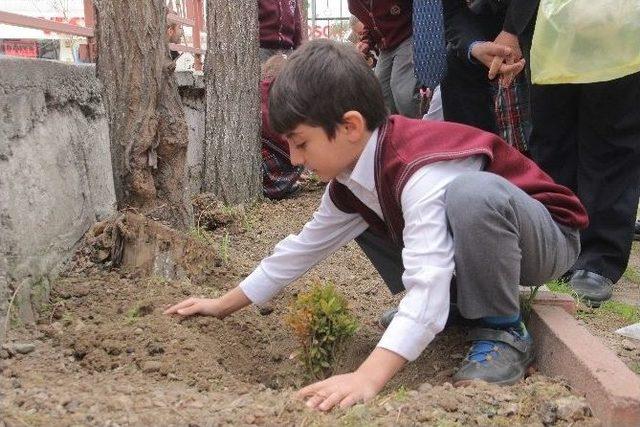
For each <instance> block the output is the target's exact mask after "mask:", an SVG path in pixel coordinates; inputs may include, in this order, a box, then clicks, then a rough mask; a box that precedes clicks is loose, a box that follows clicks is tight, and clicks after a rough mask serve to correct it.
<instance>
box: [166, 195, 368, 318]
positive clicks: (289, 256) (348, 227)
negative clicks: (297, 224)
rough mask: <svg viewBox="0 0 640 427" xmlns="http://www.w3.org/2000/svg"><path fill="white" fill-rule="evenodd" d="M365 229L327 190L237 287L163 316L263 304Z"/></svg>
mask: <svg viewBox="0 0 640 427" xmlns="http://www.w3.org/2000/svg"><path fill="white" fill-rule="evenodd" d="M367 227H368V225H367V223H366V222H365V221H364V219H362V217H361V216H360V215H359V214H347V213H344V212H342V211H341V210H339V209H338V208H337V207H336V206H335V205H334V204H333V202H332V201H331V198H330V197H329V191H328V187H327V190H326V191H325V193H324V195H323V196H322V201H321V202H320V206H319V207H318V210H317V211H316V212H315V213H314V215H313V218H312V219H311V220H310V221H309V222H307V223H306V224H305V226H304V227H303V229H302V231H301V232H300V233H299V234H298V235H290V236H288V237H286V238H285V239H283V240H281V241H280V243H278V244H277V245H276V247H275V249H274V252H273V254H272V255H270V256H268V257H267V258H265V259H263V260H262V262H261V263H260V265H259V266H258V267H257V268H256V269H255V270H254V271H253V273H251V274H250V275H249V276H248V277H247V278H246V279H245V280H243V281H242V283H240V285H239V286H238V287H236V288H235V289H233V290H231V291H229V292H228V293H226V294H225V295H223V296H222V297H220V298H217V299H203V298H189V299H187V300H185V301H182V302H181V303H178V304H176V305H174V306H172V307H170V308H169V309H167V310H166V311H165V314H180V315H184V316H190V315H193V314H202V315H209V316H215V317H219V318H222V317H224V316H227V315H229V314H231V313H233V312H235V311H237V310H239V309H241V308H243V307H245V306H247V305H249V304H251V303H256V304H261V303H265V302H267V301H268V300H270V299H271V298H272V297H273V296H274V295H275V294H277V293H278V292H279V291H280V289H281V288H283V287H284V286H286V285H287V284H289V283H290V282H292V281H293V280H295V279H297V278H298V277H299V276H301V275H302V274H303V273H305V272H306V271H307V270H308V269H310V268H311V267H313V266H314V265H315V264H317V263H318V262H320V261H322V260H323V259H324V258H326V257H327V256H329V255H330V254H331V253H333V252H335V251H336V250H338V249H339V248H341V247H342V246H344V245H345V244H346V243H348V242H349V241H351V240H353V239H354V238H356V237H357V236H359V235H360V234H361V233H362V232H363V231H364V230H366V229H367Z"/></svg>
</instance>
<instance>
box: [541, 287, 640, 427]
mask: <svg viewBox="0 0 640 427" xmlns="http://www.w3.org/2000/svg"><path fill="white" fill-rule="evenodd" d="M542 299H543V300H544V299H545V298H542ZM554 300H555V299H554ZM540 302H542V303H543V304H544V301H540ZM543 304H540V303H536V304H534V306H533V310H532V313H531V317H530V320H529V330H530V332H531V334H532V335H533V338H534V340H535V343H536V361H537V362H536V363H537V366H538V369H539V370H540V371H541V372H542V373H543V374H545V375H549V376H561V377H564V378H566V379H567V380H568V381H569V384H570V385H571V386H572V387H573V388H574V389H575V390H576V391H577V392H579V393H582V394H584V396H585V397H586V398H587V400H588V401H589V404H590V405H591V409H592V410H593V412H594V415H595V416H597V417H598V418H599V419H600V420H601V421H602V423H603V425H604V426H616V427H618V426H633V427H637V426H640V379H639V378H638V376H637V375H636V374H635V373H633V372H631V370H630V369H629V368H627V366H626V365H625V364H624V363H622V361H621V360H620V359H618V357H617V356H616V355H615V354H614V353H613V352H611V351H610V350H609V349H608V348H606V347H605V346H604V345H603V344H602V343H601V342H600V341H599V340H598V338H596V337H594V336H593V335H591V334H590V333H589V332H588V331H587V330H586V329H585V328H584V327H583V326H581V325H580V324H579V323H578V322H577V321H576V319H575V318H574V317H573V316H571V315H570V314H568V313H567V312H566V311H565V310H566V308H567V307H566V306H565V305H563V304H557V303H554V304H553V305H543ZM574 311H575V309H574Z"/></svg>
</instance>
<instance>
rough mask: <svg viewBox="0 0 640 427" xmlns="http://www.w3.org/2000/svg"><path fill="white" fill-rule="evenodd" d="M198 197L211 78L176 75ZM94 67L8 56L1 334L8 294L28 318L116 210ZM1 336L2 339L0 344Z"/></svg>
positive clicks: (3, 68)
mask: <svg viewBox="0 0 640 427" xmlns="http://www.w3.org/2000/svg"><path fill="white" fill-rule="evenodd" d="M176 79H177V82H178V86H179V90H180V94H181V96H182V100H183V103H184V109H185V115H186V119H187V124H188V127H189V148H188V153H187V164H188V165H187V172H188V175H189V188H190V189H191V192H192V194H197V193H199V192H200V188H201V187H202V179H203V178H202V177H203V167H204V159H203V153H204V150H203V143H204V80H203V77H202V75H201V74H195V75H194V74H193V73H192V72H178V73H176ZM107 120H108V119H107V116H106V112H105V108H104V105H103V103H102V99H101V96H100V84H99V82H98V80H97V79H96V77H95V67H93V66H91V65H71V64H64V63H60V62H56V61H46V60H33V59H20V58H8V57H2V58H0V340H2V337H3V335H4V334H3V331H2V328H3V327H4V320H5V316H6V313H7V307H8V301H9V299H10V298H11V296H12V294H13V292H14V291H15V290H16V289H20V292H19V293H18V294H17V295H16V304H15V307H16V310H17V311H18V312H19V314H20V318H21V319H22V320H23V321H25V322H31V321H33V320H34V318H35V315H34V312H35V310H34V309H33V308H34V307H36V306H38V305H39V304H40V303H42V302H44V301H46V300H47V299H48V294H49V289H50V287H49V280H50V279H51V278H52V277H54V276H55V274H56V272H57V270H58V269H59V267H60V266H61V265H62V264H63V262H64V261H66V260H68V259H69V256H70V255H71V254H72V252H73V249H74V247H75V245H76V244H77V243H78V241H79V240H80V239H81V238H82V236H83V234H84V233H85V232H86V231H87V229H88V228H89V227H90V226H91V225H92V224H93V223H94V222H95V221H98V220H101V219H103V218H106V217H108V216H110V215H112V214H114V213H115V211H116V198H115V191H114V182H113V173H112V168H111V154H110V149H109V128H108V122H107ZM1 344H2V343H1V342H0V345H1Z"/></svg>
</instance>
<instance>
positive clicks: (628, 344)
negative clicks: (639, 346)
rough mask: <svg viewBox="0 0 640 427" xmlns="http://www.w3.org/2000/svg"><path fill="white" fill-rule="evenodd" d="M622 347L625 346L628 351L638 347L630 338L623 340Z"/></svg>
mask: <svg viewBox="0 0 640 427" xmlns="http://www.w3.org/2000/svg"><path fill="white" fill-rule="evenodd" d="M622 348H624V349H625V350H627V351H632V350H635V349H636V345H635V344H634V343H632V342H631V341H629V340H623V341H622Z"/></svg>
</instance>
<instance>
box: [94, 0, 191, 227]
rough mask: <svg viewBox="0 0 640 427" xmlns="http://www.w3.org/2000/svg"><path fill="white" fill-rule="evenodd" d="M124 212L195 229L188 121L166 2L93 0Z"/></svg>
mask: <svg viewBox="0 0 640 427" xmlns="http://www.w3.org/2000/svg"><path fill="white" fill-rule="evenodd" d="M94 4H95V6H96V21H97V23H96V41H97V45H98V61H97V75H98V78H99V79H100V81H101V82H102V84H103V85H104V95H103V98H104V101H105V104H106V106H107V110H108V115H109V131H110V138H111V155H112V163H113V169H114V181H115V184H116V196H117V199H118V207H119V208H121V209H123V208H130V207H131V208H135V209H136V210H138V211H140V213H143V214H147V215H149V216H151V217H153V218H155V219H160V220H163V221H166V222H168V223H169V224H171V225H172V226H173V227H176V228H177V229H182V230H184V229H186V228H187V227H188V226H189V225H190V224H192V221H193V219H192V209H191V203H190V200H189V191H188V187H187V177H186V173H185V169H186V168H185V165H186V158H187V135H188V133H187V132H188V131H187V123H186V120H185V116H184V110H183V108H182V102H181V100H180V95H179V94H178V88H177V85H176V83H175V80H174V76H173V71H174V68H175V65H174V64H173V62H172V61H171V60H170V59H169V48H168V45H167V42H166V40H165V32H166V10H165V0H145V1H128V0H95V1H94Z"/></svg>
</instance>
